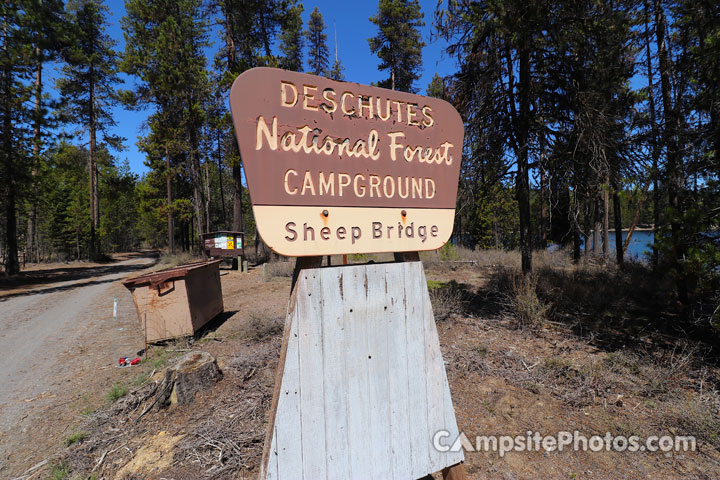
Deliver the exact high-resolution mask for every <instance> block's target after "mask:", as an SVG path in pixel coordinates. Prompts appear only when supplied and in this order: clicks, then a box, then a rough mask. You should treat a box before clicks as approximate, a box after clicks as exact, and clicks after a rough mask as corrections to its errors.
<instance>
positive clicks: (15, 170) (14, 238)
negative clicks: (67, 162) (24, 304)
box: [0, 1, 35, 275]
mask: <svg viewBox="0 0 720 480" xmlns="http://www.w3.org/2000/svg"><path fill="white" fill-rule="evenodd" d="M30 11H32V5H31V2H27V1H19V2H18V1H8V2H3V3H2V4H0V137H1V138H0V179H1V181H2V200H3V213H4V217H5V218H4V220H5V228H4V233H5V238H4V240H5V241H4V243H5V245H4V250H5V251H4V256H5V274H6V275H14V274H16V273H18V272H19V271H20V263H19V262H18V225H17V223H18V221H17V207H18V204H19V202H20V201H21V200H22V191H23V190H24V189H23V187H24V186H25V185H27V182H28V181H29V177H30V164H31V155H32V154H31V145H32V136H31V131H30V128H29V125H30V124H31V121H32V116H33V112H32V110H31V109H30V108H29V104H30V99H31V95H32V88H31V87H30V86H29V85H28V84H29V82H30V81H31V78H32V75H33V72H34V63H35V62H34V61H33V56H34V49H33V48H32V45H30V43H29V40H30V39H31V38H32V35H31V31H30V29H29V28H28V26H29V25H30V22H29V12H30Z"/></svg>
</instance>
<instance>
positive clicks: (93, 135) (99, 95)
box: [58, 0, 121, 259]
mask: <svg viewBox="0 0 720 480" xmlns="http://www.w3.org/2000/svg"><path fill="white" fill-rule="evenodd" d="M68 9H69V11H70V14H71V18H72V30H71V31H72V41H71V42H70V46H69V48H68V49H67V50H66V52H65V55H64V57H65V67H64V68H63V71H62V73H63V77H62V78H61V79H60V80H59V81H58V87H59V89H60V93H61V95H62V97H63V100H64V102H65V105H66V108H67V111H68V114H69V118H71V119H72V121H73V123H77V124H79V125H80V126H81V127H82V129H83V130H85V131H87V134H88V172H89V182H90V184H89V186H90V189H89V191H90V222H91V225H90V257H91V258H92V259H97V257H98V256H99V255H100V238H99V236H98V229H99V226H100V198H99V193H98V161H97V152H98V147H99V145H98V134H101V135H102V137H101V138H102V141H103V142H105V143H106V144H109V145H112V146H114V147H115V148H119V147H120V142H121V139H119V138H118V137H116V136H113V135H109V134H108V130H107V129H108V127H111V126H114V125H115V121H114V119H113V115H112V112H111V107H112V106H113V105H114V104H116V103H117V100H116V93H115V86H116V85H117V84H118V83H119V82H120V79H119V78H118V76H117V65H116V60H117V55H116V53H115V51H114V50H113V47H114V46H115V42H114V41H113V40H112V39H111V38H110V37H109V36H108V35H107V34H106V33H105V29H106V28H107V21H106V14H107V7H105V6H104V5H103V4H102V2H101V1H97V0H77V1H72V2H70V3H69V4H68Z"/></svg>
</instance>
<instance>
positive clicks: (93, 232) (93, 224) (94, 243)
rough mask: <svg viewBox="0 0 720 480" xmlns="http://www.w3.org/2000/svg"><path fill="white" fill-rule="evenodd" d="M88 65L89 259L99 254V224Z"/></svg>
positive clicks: (92, 90)
mask: <svg viewBox="0 0 720 480" xmlns="http://www.w3.org/2000/svg"><path fill="white" fill-rule="evenodd" d="M94 73H95V72H94V71H93V68H92V66H91V67H90V72H89V77H90V101H89V104H90V118H89V120H90V121H89V125H88V127H89V130H90V143H89V147H88V175H89V177H90V259H91V260H97V259H98V258H99V256H100V248H99V245H100V242H99V239H98V226H99V224H100V208H99V205H98V203H99V201H98V200H99V199H98V188H97V158H96V156H97V151H96V150H97V145H96V142H97V125H96V120H95V115H96V114H95V76H94Z"/></svg>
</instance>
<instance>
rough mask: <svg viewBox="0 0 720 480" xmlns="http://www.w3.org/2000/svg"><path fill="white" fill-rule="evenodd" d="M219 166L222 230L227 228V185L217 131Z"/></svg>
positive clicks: (218, 132)
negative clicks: (224, 179)
mask: <svg viewBox="0 0 720 480" xmlns="http://www.w3.org/2000/svg"><path fill="white" fill-rule="evenodd" d="M217 144H218V146H217V148H218V150H217V152H218V154H217V165H218V179H219V182H220V204H221V207H222V211H221V217H220V219H221V220H222V225H223V227H222V228H227V217H226V216H225V184H224V183H223V167H222V157H221V153H220V152H221V150H220V129H218V130H217Z"/></svg>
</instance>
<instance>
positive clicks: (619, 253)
mask: <svg viewBox="0 0 720 480" xmlns="http://www.w3.org/2000/svg"><path fill="white" fill-rule="evenodd" d="M618 190H619V189H618V185H617V182H613V184H612V191H613V219H614V222H613V223H614V224H615V260H616V261H617V264H618V265H622V264H623V261H624V260H625V246H624V245H623V239H622V209H621V208H620V194H619V192H618Z"/></svg>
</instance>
